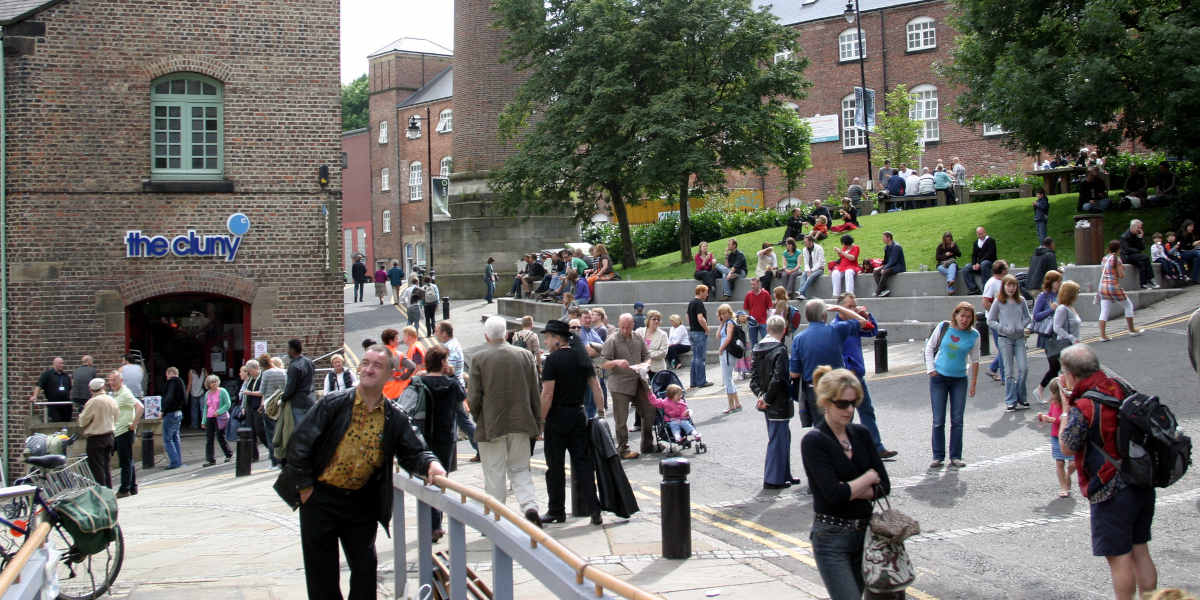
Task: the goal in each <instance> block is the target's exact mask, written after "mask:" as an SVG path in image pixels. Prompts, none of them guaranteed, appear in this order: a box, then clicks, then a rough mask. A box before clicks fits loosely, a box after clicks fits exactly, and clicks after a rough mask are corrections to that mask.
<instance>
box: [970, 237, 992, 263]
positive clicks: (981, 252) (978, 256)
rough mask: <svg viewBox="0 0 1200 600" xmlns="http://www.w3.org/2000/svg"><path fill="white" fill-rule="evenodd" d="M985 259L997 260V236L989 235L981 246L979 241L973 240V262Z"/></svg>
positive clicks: (980, 261)
mask: <svg viewBox="0 0 1200 600" xmlns="http://www.w3.org/2000/svg"><path fill="white" fill-rule="evenodd" d="M985 260H990V261H992V262H996V238H994V237H991V236H989V237H988V239H987V240H985V241H984V242H983V247H982V248H980V247H979V241H978V240H976V241H974V242H971V264H973V265H977V264H980V263H982V262H983V261H985Z"/></svg>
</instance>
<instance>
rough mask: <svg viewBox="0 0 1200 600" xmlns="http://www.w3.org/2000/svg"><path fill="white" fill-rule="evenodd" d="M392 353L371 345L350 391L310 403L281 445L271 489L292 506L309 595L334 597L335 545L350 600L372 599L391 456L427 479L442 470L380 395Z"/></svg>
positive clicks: (387, 512) (387, 509) (387, 511)
mask: <svg viewBox="0 0 1200 600" xmlns="http://www.w3.org/2000/svg"><path fill="white" fill-rule="evenodd" d="M394 360H395V358H394V357H393V355H392V353H391V352H389V351H388V349H387V348H386V347H384V346H372V347H371V348H369V349H368V350H367V351H366V352H365V353H364V354H363V357H362V361H361V362H360V367H359V368H360V371H359V374H360V380H359V385H358V387H357V388H352V389H348V390H342V391H339V392H334V393H332V394H330V395H328V396H326V397H325V398H324V399H322V400H321V402H319V403H317V404H315V405H314V406H313V408H312V409H311V411H309V414H308V416H307V417H305V419H304V421H303V422H302V423H300V424H298V425H297V427H296V431H295V433H293V434H292V437H291V440H290V441H289V442H288V455H287V464H286V466H285V467H284V471H283V473H282V474H281V475H280V477H279V480H278V481H277V482H276V483H275V489H276V491H277V492H279V494H280V496H282V497H283V499H284V500H285V501H287V502H288V504H290V505H292V507H293V508H295V507H297V506H298V507H299V508H300V545H301V550H302V551H303V553H304V575H305V581H306V582H307V585H308V597H309V598H321V599H324V598H341V597H342V594H341V589H340V586H339V584H338V550H337V548H338V543H339V541H340V543H341V546H342V548H343V550H344V553H345V555H346V562H347V564H348V565H349V567H350V596H349V597H350V599H351V600H355V599H358V598H362V599H366V598H372V599H373V598H375V597H376V591H377V577H376V575H377V574H376V567H377V564H378V563H377V559H376V556H375V535H376V526H377V524H381V525H383V527H384V530H385V531H386V530H387V528H388V522H389V521H390V519H391V517H392V460H393V457H394V458H395V460H397V461H399V463H400V466H402V467H404V469H405V470H406V471H408V472H409V473H413V474H417V475H420V476H423V477H425V479H426V481H427V482H432V480H433V478H434V477H436V476H440V475H442V476H444V475H445V474H446V471H445V469H443V468H442V465H441V464H440V463H439V462H438V461H437V458H435V457H434V455H433V453H432V452H429V450H427V449H426V448H425V443H424V442H423V441H421V439H420V438H419V437H417V434H416V433H415V432H414V431H413V428H412V425H411V423H410V421H409V418H408V415H406V414H405V413H404V412H403V411H402V410H400V408H399V407H398V406H396V405H395V404H393V403H391V402H388V401H387V400H386V399H385V398H384V397H383V384H384V382H385V381H387V379H388V378H389V377H390V376H391V374H392V371H393V370H394V368H395V365H394V362H393V361H394Z"/></svg>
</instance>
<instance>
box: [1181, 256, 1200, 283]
mask: <svg viewBox="0 0 1200 600" xmlns="http://www.w3.org/2000/svg"><path fill="white" fill-rule="evenodd" d="M1179 258H1181V259H1182V262H1183V264H1184V265H1187V267H1188V269H1190V270H1191V272H1192V281H1195V282H1196V283H1200V250H1182V251H1180V252H1179Z"/></svg>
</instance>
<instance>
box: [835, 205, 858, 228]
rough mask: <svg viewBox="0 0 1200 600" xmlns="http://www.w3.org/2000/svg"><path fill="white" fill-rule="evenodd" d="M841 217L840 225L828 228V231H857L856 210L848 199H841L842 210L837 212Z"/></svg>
mask: <svg viewBox="0 0 1200 600" xmlns="http://www.w3.org/2000/svg"><path fill="white" fill-rule="evenodd" d="M838 212H839V213H840V216H841V217H842V221H843V222H842V224H841V225H834V226H833V227H830V228H829V230H830V231H836V232H838V233H841V232H843V231H854V230H855V229H858V208H857V207H855V206H854V202H853V201H851V200H850V199H849V198H842V208H841V209H839V211H838Z"/></svg>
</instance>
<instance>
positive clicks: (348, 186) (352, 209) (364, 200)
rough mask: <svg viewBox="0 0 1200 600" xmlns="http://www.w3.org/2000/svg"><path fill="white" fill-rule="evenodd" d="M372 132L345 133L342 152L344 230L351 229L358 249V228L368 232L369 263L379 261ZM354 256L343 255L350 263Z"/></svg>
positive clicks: (367, 250) (352, 242)
mask: <svg viewBox="0 0 1200 600" xmlns="http://www.w3.org/2000/svg"><path fill="white" fill-rule="evenodd" d="M370 137H371V136H370V135H369V134H368V132H367V131H359V132H358V133H352V134H343V135H342V152H344V153H345V154H346V169H345V170H343V171H342V231H343V232H344V231H346V230H349V231H350V235H351V245H352V246H353V247H354V250H355V251H356V252H357V251H358V229H360V228H361V229H364V230H365V231H366V232H367V240H366V248H365V249H364V252H363V253H364V254H366V255H367V264H375V263H374V262H373V261H374V258H375V248H374V244H372V242H373V241H374V240H373V239H372V238H373V234H372V232H373V230H374V227H373V226H374V221H373V220H372V219H371V169H370V166H371V156H370V151H371V149H370V146H369V144H370ZM352 261H353V259H352V258H351V257H345V256H344V257H343V260H342V262H343V264H350V262H352Z"/></svg>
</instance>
